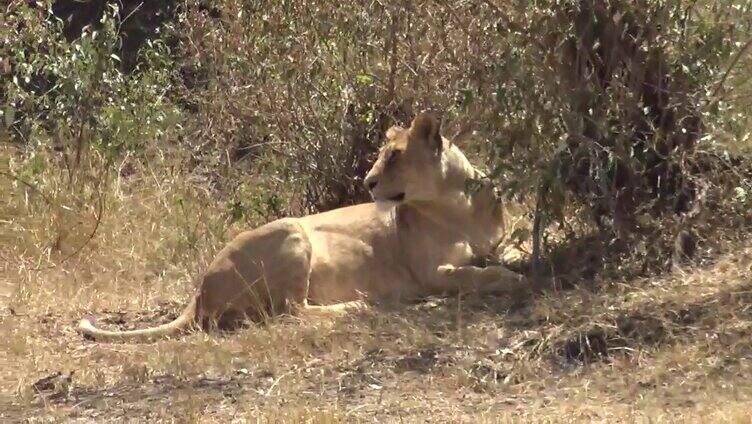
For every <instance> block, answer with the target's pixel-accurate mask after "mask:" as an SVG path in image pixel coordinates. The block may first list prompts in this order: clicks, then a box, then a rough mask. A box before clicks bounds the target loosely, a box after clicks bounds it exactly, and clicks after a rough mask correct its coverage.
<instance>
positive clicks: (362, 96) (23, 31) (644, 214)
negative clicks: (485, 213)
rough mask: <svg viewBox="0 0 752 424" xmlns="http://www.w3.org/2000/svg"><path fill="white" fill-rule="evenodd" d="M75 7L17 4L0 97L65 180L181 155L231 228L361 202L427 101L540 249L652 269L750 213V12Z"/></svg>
mask: <svg viewBox="0 0 752 424" xmlns="http://www.w3.org/2000/svg"><path fill="white" fill-rule="evenodd" d="M66 4H67V3H65V2H59V3H56V7H55V8H52V9H50V10H49V11H45V9H44V8H43V7H39V6H34V5H31V6H29V5H27V4H25V3H20V2H15V3H13V4H12V5H11V6H9V8H8V13H7V18H6V22H8V23H9V24H10V25H6V26H5V27H4V28H3V30H2V31H4V32H3V35H4V37H3V40H6V41H3V45H2V50H0V51H2V57H3V58H2V61H3V62H2V69H0V72H1V73H2V74H3V75H4V76H10V77H12V78H4V79H3V85H4V87H5V88H6V89H5V91H4V92H3V94H1V95H0V101H2V102H3V104H4V105H5V106H4V108H3V109H2V110H3V121H4V125H3V131H4V133H5V134H6V137H8V138H9V139H10V140H11V142H12V143H15V144H16V145H18V146H20V149H21V150H22V151H23V153H22V155H23V157H24V159H23V161H24V162H25V163H26V164H25V165H23V166H26V167H27V168H28V169H32V170H33V169H36V168H39V167H40V166H41V167H44V166H53V167H57V166H62V167H64V168H65V169H66V171H65V175H66V178H68V179H69V181H71V183H70V184H73V182H74V181H75V182H76V183H77V184H87V183H86V182H85V181H87V178H85V177H82V178H80V179H78V180H77V179H76V177H75V174H76V170H75V168H76V167H77V166H78V163H79V161H80V160H81V159H80V158H81V156H82V155H85V154H86V152H87V151H88V150H89V149H95V150H96V151H97V152H99V153H101V154H102V155H103V156H104V157H105V158H108V159H107V161H106V162H105V167H107V168H108V169H112V168H114V167H116V166H117V167H119V168H118V169H119V171H118V172H123V173H125V174H128V173H129V172H132V170H134V169H137V168H138V166H135V165H137V164H146V165H147V169H148V164H149V163H151V162H152V161H153V160H154V158H158V157H163V156H165V155H174V152H175V151H180V152H181V154H180V155H178V160H177V161H176V162H174V164H173V165H171V166H172V170H173V172H176V173H179V174H180V175H183V176H184V178H188V179H192V180H195V181H200V182H202V183H203V184H205V186H206V190H207V195H208V196H209V197H212V198H215V199H216V200H217V202H218V203H220V204H222V207H223V208H224V209H226V214H227V215H228V216H229V217H230V220H231V221H242V222H245V223H251V222H255V221H258V220H268V219H273V218H275V217H279V216H282V215H286V214H300V213H308V212H316V211H322V210H327V209H331V208H334V207H339V206H343V205H347V204H352V203H358V202H362V201H367V200H368V194H367V193H366V192H365V190H364V189H363V187H362V184H361V181H360V179H361V178H362V176H363V175H364V174H365V172H366V170H367V169H368V166H369V163H370V161H371V159H372V157H373V155H374V153H375V152H376V150H377V149H378V147H379V144H380V142H381V140H382V139H383V134H384V132H385V131H386V129H387V128H388V127H389V126H390V125H392V124H394V123H398V124H403V125H404V124H407V123H408V121H409V119H410V118H411V117H412V116H413V115H414V114H415V113H416V112H417V111H419V110H422V109H425V108H433V109H436V110H438V111H441V112H443V114H444V118H445V132H446V133H447V134H451V133H452V130H453V129H455V128H456V127H457V126H459V124H461V123H463V122H464V121H468V120H470V121H472V124H473V125H474V128H475V134H474V137H473V138H472V140H471V141H470V142H468V143H467V144H466V145H465V146H464V147H465V149H466V150H467V151H468V152H470V153H471V155H472V156H473V157H474V158H476V159H477V160H476V162H477V163H479V164H485V165H486V167H485V168H487V170H488V172H489V176H490V178H492V179H493V180H495V181H496V182H497V183H498V185H499V186H500V188H502V189H503V191H504V192H505V193H506V194H507V197H508V198H509V199H513V200H516V201H521V202H522V203H523V204H524V205H526V206H527V207H528V209H529V210H531V212H530V213H529V214H528V218H529V221H531V222H532V224H533V227H534V228H530V225H528V226H526V227H522V228H520V230H519V231H517V232H515V234H513V235H512V236H513V237H512V238H513V239H516V241H517V242H518V243H520V242H523V241H527V240H529V239H530V238H531V233H532V239H533V240H532V242H533V243H532V244H533V246H534V249H533V250H534V253H539V252H538V250H540V249H541V245H543V246H542V248H543V252H540V253H546V252H548V251H550V250H551V249H552V248H553V245H554V244H556V243H555V241H557V240H559V241H560V240H562V239H564V240H569V239H573V238H578V237H583V236H588V237H590V236H592V235H593V234H596V235H598V237H599V239H600V242H601V243H602V244H610V245H612V246H617V245H618V247H619V249H613V250H614V251H619V252H627V253H630V254H631V253H638V256H640V257H642V259H649V261H647V262H650V261H652V260H653V259H659V260H658V261H653V262H656V263H661V264H663V263H665V262H666V261H664V259H665V258H666V255H668V254H669V253H668V252H669V251H670V250H671V249H672V246H674V245H675V244H676V243H675V241H676V237H677V236H678V235H679V234H685V233H686V234H691V236H690V238H695V239H696V238H698V236H699V233H701V232H702V230H701V227H706V228H710V227H711V226H724V227H729V226H730V225H734V224H733V223H731V222H729V221H728V220H725V221H721V220H720V218H722V217H733V216H737V215H738V212H739V211H744V210H746V209H747V206H748V201H747V198H748V196H747V192H748V191H749V185H748V183H747V182H746V180H745V179H746V178H747V173H746V171H745V170H744V169H745V168H744V163H746V159H745V158H744V157H743V156H740V155H742V154H744V153H743V152H744V149H743V148H740V147H739V146H741V145H743V140H746V139H748V137H749V135H748V134H749V123H748V117H746V115H745V114H744V113H742V112H741V111H742V110H743V108H744V106H745V105H747V103H748V102H746V103H745V100H748V97H745V94H744V93H747V92H748V90H749V88H750V84H749V79H748V77H746V75H748V72H745V70H748V69H749V66H750V62H749V55H748V53H749V50H750V49H749V45H750V43H749V33H750V32H749V28H750V26H751V25H752V19H750V15H751V14H750V13H749V9H750V5H749V4H748V2H744V1H741V0H739V1H732V2H720V1H702V2H687V1H681V0H671V1H654V0H641V1H640V2H636V3H635V2H625V1H620V0H612V1H608V2H594V1H590V0H581V1H563V0H549V1H544V2H536V3H519V2H490V1H482V2H474V1H462V2H454V3H452V4H443V3H436V2H429V1H419V2H411V3H409V4H407V3H404V2H356V3H351V4H333V3H330V2H321V1H313V2H287V3H284V4H281V5H280V7H274V8H270V7H268V5H267V4H266V3H264V2H254V1H250V2H247V1H246V2H239V1H230V0H227V1H215V2H208V1H197V0H192V1H188V2H185V3H182V4H180V5H177V6H175V7H173V5H172V3H169V2H168V3H165V4H164V5H163V6H164V7H162V6H159V7H158V6H156V5H151V6H149V7H148V8H144V7H143V6H138V5H136V3H133V2H125V3H123V4H122V5H121V4H120V3H117V2H108V3H107V6H106V7H105V6H103V5H99V6H96V7H94V6H93V5H88V6H87V7H86V8H82V9H80V10H78V9H77V10H73V9H71V8H68V7H66ZM152 12H153V13H152ZM58 18H64V20H63V21H58V20H57V19H58ZM85 23H91V25H88V26H87V25H84V24H85ZM79 33H80V34H79ZM9 40H14V41H13V42H10V41H9ZM27 51H33V52H35V53H36V54H34V55H26V54H25V52H27ZM113 52H115V53H117V54H119V55H120V56H123V57H122V58H121V57H118V55H117V54H116V55H115V56H114V57H113V56H111V55H112V54H113ZM126 56H127V58H126ZM730 87H738V92H737V91H734V92H732V91H731V90H730ZM745 137H746V138H745ZM37 149H51V150H53V151H54V152H56V153H54V154H52V155H51V156H49V158H51V159H50V160H51V162H50V163H42V162H40V160H38V159H34V158H39V157H41V156H40V155H36V154H35V153H34V151H35V150H37ZM52 158H55V159H52ZM34 161H36V162H34ZM35 167H36V168H35ZM24 172H26V171H24ZM240 175H244V177H240ZM27 179H29V178H27ZM89 180H91V181H96V180H97V179H96V177H94V178H89ZM29 182H30V183H32V184H34V183H35V181H34V178H31V179H30V181H29ZM721 206H722V207H723V208H724V210H725V211H727V212H728V213H724V214H720V213H714V214H709V213H705V212H703V211H711V210H714V209H717V208H719V207H721ZM711 208H712V209H711ZM532 209H535V212H532ZM706 217H710V218H713V220H708V219H706ZM706 235H709V234H706ZM680 238H681V237H680ZM685 239H686V238H685ZM679 244H681V242H679ZM690 244H691V243H690ZM533 256H538V255H533ZM643 262H645V261H643Z"/></svg>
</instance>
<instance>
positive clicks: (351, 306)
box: [299, 300, 368, 317]
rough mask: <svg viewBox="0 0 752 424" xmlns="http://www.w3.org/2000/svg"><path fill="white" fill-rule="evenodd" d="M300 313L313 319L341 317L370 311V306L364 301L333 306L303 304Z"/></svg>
mask: <svg viewBox="0 0 752 424" xmlns="http://www.w3.org/2000/svg"><path fill="white" fill-rule="evenodd" d="M301 306H302V307H301V308H300V309H299V312H300V313H301V314H302V315H306V316H313V317H340V316H343V315H347V314H349V313H352V312H360V311H364V310H366V309H368V304H366V303H365V302H364V301H362V300H353V301H350V302H342V303H335V304H333V305H309V304H308V302H307V301H306V302H303V305H301Z"/></svg>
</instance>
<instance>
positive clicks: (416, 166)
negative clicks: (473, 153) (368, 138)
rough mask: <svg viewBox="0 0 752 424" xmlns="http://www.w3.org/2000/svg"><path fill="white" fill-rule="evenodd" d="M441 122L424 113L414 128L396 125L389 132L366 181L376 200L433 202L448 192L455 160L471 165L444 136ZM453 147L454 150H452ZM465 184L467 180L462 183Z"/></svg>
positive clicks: (463, 166) (414, 124)
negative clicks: (449, 178)
mask: <svg viewBox="0 0 752 424" xmlns="http://www.w3.org/2000/svg"><path fill="white" fill-rule="evenodd" d="M440 129H441V124H440V122H439V120H438V119H436V117H434V116H433V115H431V114H429V113H421V114H420V115H418V116H417V117H415V119H413V122H412V123H411V124H410V128H402V127H399V126H395V127H392V128H390V129H389V131H387V133H386V138H387V142H386V143H385V145H384V146H383V147H382V148H381V150H380V151H379V156H378V158H377V159H376V163H374V165H373V168H371V171H370V172H368V175H367V176H366V178H365V180H364V183H365V186H366V188H367V189H368V190H369V191H370V192H371V195H372V196H373V199H374V200H375V201H376V202H381V201H397V202H400V201H403V200H404V201H432V200H436V199H438V198H441V197H443V196H445V195H446V191H447V189H458V188H459V187H449V186H448V185H449V183H450V182H453V183H454V184H451V185H457V184H456V182H455V181H449V180H448V177H450V176H451V175H448V173H452V172H451V171H452V169H451V168H454V166H452V165H453V164H452V163H449V162H458V160H459V162H461V163H459V165H460V166H461V167H462V168H463V172H464V171H465V169H464V168H467V167H469V166H470V165H469V163H467V159H465V157H464V155H462V153H461V152H459V150H458V149H456V147H454V146H451V143H450V142H449V141H448V140H445V139H444V138H443V137H441V134H440ZM450 150H451V151H450ZM463 183H464V179H462V181H461V182H460V184H463Z"/></svg>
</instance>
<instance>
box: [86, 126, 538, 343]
mask: <svg viewBox="0 0 752 424" xmlns="http://www.w3.org/2000/svg"><path fill="white" fill-rule="evenodd" d="M439 130H440V127H439V121H437V120H436V119H435V118H434V117H433V116H431V115H429V114H421V115H419V116H417V117H416V118H415V119H414V120H413V122H412V124H411V126H410V128H408V129H405V128H400V127H394V128H392V129H390V130H389V131H388V132H387V139H388V140H387V143H386V144H385V145H384V147H383V148H382V149H381V151H380V154H379V157H378V159H377V160H376V163H375V164H374V165H373V168H372V169H371V171H370V172H369V173H368V175H367V176H366V178H365V183H366V185H367V186H368V187H369V188H370V189H371V193H372V195H373V198H374V200H375V202H374V203H365V204H360V205H356V206H350V207H345V208H341V209H335V210H332V211H329V212H324V213H320V214H316V215H309V216H305V217H302V218H285V219H281V220H278V221H274V222H271V223H268V224H266V225H263V226H261V227H259V228H256V229H254V230H251V231H247V232H244V233H242V234H240V235H238V236H237V237H236V238H235V239H234V240H232V241H231V242H230V243H228V244H227V246H226V247H225V248H224V249H223V250H222V251H220V252H219V254H218V255H217V257H216V258H215V259H214V261H213V262H212V264H211V265H210V266H209V269H208V270H207V271H206V273H205V274H204V276H203V278H202V281H201V284H200V287H199V290H198V293H197V294H196V296H195V299H194V301H193V302H192V303H191V305H189V307H188V308H186V310H185V311H184V312H183V314H182V315H181V316H180V317H179V318H178V319H176V320H175V321H174V322H172V323H170V324H166V325H162V326H159V327H155V328H149V329H143V330H133V331H123V332H117V331H102V330H99V329H97V328H95V327H94V325H93V324H92V323H91V322H90V321H89V320H87V319H84V320H82V321H81V324H80V326H79V329H80V331H81V332H82V333H83V334H84V335H86V336H89V337H93V338H95V339H97V340H131V339H134V340H150V339H155V338H159V337H164V336H167V335H172V334H176V333H178V332H181V331H184V330H185V329H188V328H191V327H201V328H204V329H209V328H215V327H220V328H231V327H234V326H236V325H238V324H240V323H242V322H244V321H245V320H247V319H250V320H254V321H261V320H264V319H265V318H266V317H268V316H271V315H275V314H279V313H285V312H289V311H290V310H291V307H292V306H298V307H297V308H295V310H296V311H298V312H303V313H309V314H312V315H332V314H340V313H345V312H347V311H351V310H353V309H359V308H361V307H363V306H364V305H365V303H364V302H392V301H400V300H404V299H415V298H420V297H425V296H428V295H432V294H441V293H448V292H457V291H459V290H463V291H481V292H485V291H517V290H520V289H523V288H524V287H525V283H524V281H523V279H522V277H521V276H519V275H518V274H515V273H513V272H511V271H509V270H507V269H506V268H504V267H502V266H489V267H485V268H478V267H475V266H473V263H475V260H476V259H477V258H478V257H483V256H486V255H488V254H490V253H491V252H492V250H493V249H494V248H495V246H496V244H497V243H498V242H499V240H500V239H501V237H502V232H503V225H502V224H503V223H502V214H501V208H500V205H499V202H498V200H497V199H496V197H495V196H494V194H493V190H491V189H490V188H484V189H481V190H480V191H478V192H475V193H466V181H467V179H468V178H473V177H476V176H477V171H475V169H474V168H473V167H472V166H471V165H470V163H469V162H468V160H467V159H466V158H465V156H464V155H463V154H462V152H461V151H460V149H459V148H458V147H457V146H455V145H454V144H452V143H451V142H450V141H449V140H446V139H444V138H442V137H441V136H440V134H439ZM390 199H394V200H390Z"/></svg>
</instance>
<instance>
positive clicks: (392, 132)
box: [386, 125, 407, 140]
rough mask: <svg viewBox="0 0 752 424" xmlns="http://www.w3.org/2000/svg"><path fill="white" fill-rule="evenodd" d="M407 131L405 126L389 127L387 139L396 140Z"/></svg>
mask: <svg viewBox="0 0 752 424" xmlns="http://www.w3.org/2000/svg"><path fill="white" fill-rule="evenodd" d="M405 131H407V130H406V129H404V128H402V127H400V126H399V125H395V126H393V127H391V128H389V129H388V130H386V139H387V140H394V139H395V138H397V137H399V136H400V135H402V134H403V133H404V132H405Z"/></svg>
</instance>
